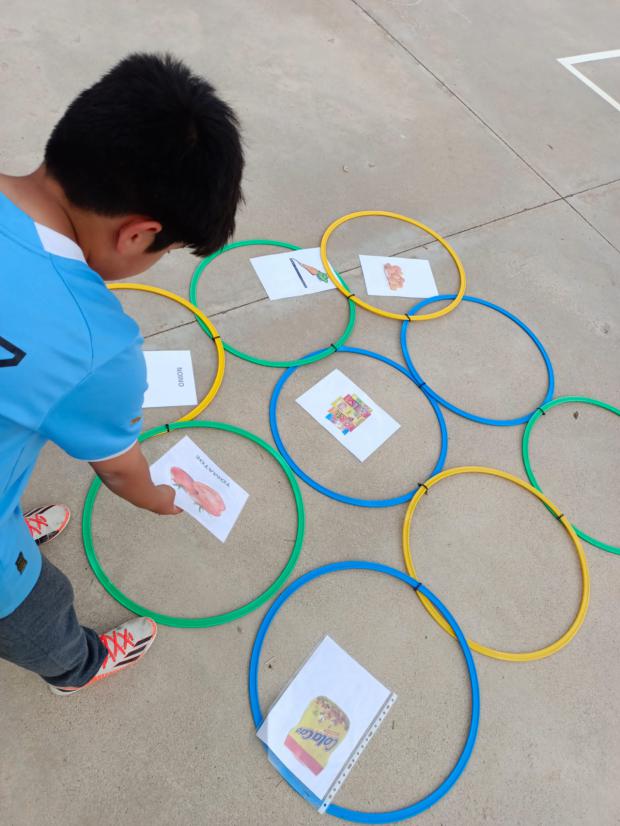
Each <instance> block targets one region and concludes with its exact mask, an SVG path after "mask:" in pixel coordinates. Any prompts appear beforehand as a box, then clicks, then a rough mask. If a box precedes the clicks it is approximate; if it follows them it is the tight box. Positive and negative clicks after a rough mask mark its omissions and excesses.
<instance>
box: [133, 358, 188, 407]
mask: <svg viewBox="0 0 620 826" xmlns="http://www.w3.org/2000/svg"><path fill="white" fill-rule="evenodd" d="M144 359H145V361H146V380H147V382H148V389H147V391H146V393H145V394H144V404H143V407H183V406H185V405H187V406H188V407H191V406H193V405H195V404H196V403H197V401H198V398H197V396H196V383H195V382H194V368H193V367H192V354H191V352H190V351H189V350H145V351H144Z"/></svg>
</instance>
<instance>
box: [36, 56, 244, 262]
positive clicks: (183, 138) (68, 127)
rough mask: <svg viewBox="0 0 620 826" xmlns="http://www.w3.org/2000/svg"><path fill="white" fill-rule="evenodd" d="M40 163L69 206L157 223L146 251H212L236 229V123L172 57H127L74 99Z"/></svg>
mask: <svg viewBox="0 0 620 826" xmlns="http://www.w3.org/2000/svg"><path fill="white" fill-rule="evenodd" d="M45 164H46V166H47V168H48V170H49V172H50V173H51V175H52V176H53V177H54V178H55V179H56V180H57V181H58V183H59V184H60V185H61V186H62V188H63V190H64V192H65V194H66V196H67V198H68V199H69V200H70V201H71V202H72V203H73V204H75V205H76V206H78V207H82V208H83V209H87V210H91V211H92V212H95V213H98V214H100V215H107V216H117V215H129V214H132V213H138V214H141V215H146V216H148V217H149V218H152V219H154V220H156V221H159V222H160V223H161V225H162V230H161V232H159V233H158V235H157V237H156V238H155V241H154V242H153V244H152V246H151V247H150V251H157V250H162V249H164V247H167V246H169V245H170V244H173V243H181V244H183V245H184V246H187V247H190V248H191V249H192V251H193V252H194V253H196V254H197V255H209V254H211V253H212V252H215V251H216V250H218V249H219V248H220V247H221V246H223V244H225V243H226V241H227V240H228V238H229V237H230V236H231V235H232V233H233V231H234V229H235V212H236V210H237V206H238V205H239V202H240V201H241V200H242V193H241V175H242V172H243V148H242V145H241V137H240V134H239V123H238V121H237V118H236V116H235V113H234V112H233V111H232V109H231V108H230V107H229V106H228V105H227V104H226V103H224V102H223V101H222V100H220V98H218V97H217V95H216V94H215V90H214V89H213V87H212V86H211V85H210V84H209V83H207V81H206V80H204V79H203V78H201V77H198V76H196V75H194V74H192V73H191V72H190V70H189V69H188V68H187V66H185V64H184V63H182V62H181V61H180V60H176V59H175V58H173V57H172V56H171V55H168V54H164V55H158V54H132V55H129V56H128V57H126V58H125V59H124V60H122V61H121V62H120V63H118V64H117V65H116V66H114V68H112V69H111V70H110V71H109V72H108V73H107V74H105V75H104V76H103V77H102V78H101V80H99V81H98V82H97V83H95V85H94V86H91V87H90V88H89V89H86V90H85V91H83V92H82V93H81V94H80V95H78V97H77V98H76V99H75V100H74V101H73V103H71V105H70V106H69V108H68V109H67V111H66V112H65V114H64V115H63V116H62V118H61V119H60V121H59V122H58V123H57V124H56V127H55V128H54V131H53V132H52V134H51V137H50V139H49V141H48V143H47V146H46V149H45Z"/></svg>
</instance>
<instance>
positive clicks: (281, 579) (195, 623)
mask: <svg viewBox="0 0 620 826" xmlns="http://www.w3.org/2000/svg"><path fill="white" fill-rule="evenodd" d="M192 427H205V428H212V429H214V430H227V431H229V432H230V433H236V434H237V435H238V436H243V437H244V438H245V439H249V440H250V441H251V442H255V443H256V444H257V445H259V446H260V447H262V448H263V449H264V450H266V451H267V453H270V454H271V456H273V458H274V459H275V460H276V461H277V462H278V464H279V465H280V467H281V468H282V470H283V471H284V473H285V474H286V477H287V479H288V481H289V484H290V486H291V488H292V491H293V495H294V497H295V505H296V508H297V536H296V537H295V544H294V545H293V550H292V551H291V555H290V557H289V559H288V562H287V563H286V565H285V567H284V568H283V570H282V571H281V573H280V575H279V576H278V578H277V579H276V580H275V582H273V583H272V584H271V585H270V586H269V588H267V590H266V591H263V593H262V594H260V595H259V596H257V597H256V598H255V599H253V600H252V601H251V602H248V603H246V604H245V605H241V606H240V607H239V608H235V609H234V610H232V611H226V612H225V613H223V614H214V615H213V616H210V617H194V618H192V617H175V616H171V615H169V614H160V613H157V612H155V611H150V610H149V609H148V608H145V607H144V606H143V605H140V604H139V603H137V602H134V601H133V600H132V599H130V598H129V597H128V596H126V595H125V594H124V593H123V592H122V591H121V590H120V589H119V588H117V587H116V585H114V583H113V582H112V581H111V580H110V578H109V577H108V575H107V574H106V573H105V571H104V570H103V568H102V567H101V563H100V562H99V560H98V558H97V554H96V553H95V548H94V545H93V538H92V514H93V507H94V504H95V499H96V498H97V493H98V491H99V488H100V487H101V481H100V479H98V478H95V479H94V480H93V483H92V484H91V486H90V488H89V489H88V493H87V494H86V501H85V502H84V515H83V517H82V540H83V542H84V550H85V552H86V558H87V559H88V562H89V563H90V566H91V568H92V569H93V571H94V573H95V576H96V577H97V579H98V580H99V582H100V583H101V584H102V585H103V587H104V588H105V589H106V591H107V592H108V593H109V594H111V596H113V597H114V599H115V600H117V601H118V602H120V603H121V605H124V606H125V608H129V610H130V611H133V612H134V613H135V614H138V615H141V616H147V617H151V618H152V619H154V620H155V621H156V622H159V623H161V624H162V625H172V626H174V627H176V628H210V627H212V626H214V625H223V624H224V623H226V622H233V621H234V620H236V619H239V618H240V617H243V616H245V614H249V613H250V611H254V610H255V609H256V608H258V607H259V606H261V605H263V603H265V602H267V600H268V599H270V598H271V597H272V596H274V595H275V594H276V593H277V591H278V590H279V589H280V588H281V587H282V586H283V585H284V583H285V582H286V580H287V579H288V577H289V576H290V574H291V571H292V570H293V568H294V567H295V564H296V562H297V560H298V558H299V554H300V551H301V546H302V542H303V537H304V526H305V514H304V503H303V500H302V498H301V492H300V490H299V485H298V484H297V480H296V479H295V476H294V475H293V473H292V471H291V470H290V468H289V467H288V465H287V464H286V462H285V461H284V459H282V457H281V456H280V455H279V453H277V452H276V451H275V450H274V449H273V448H272V447H271V445H268V444H267V442H265V441H263V439H261V438H260V436H255V435H254V434H253V433H250V432H249V431H247V430H243V429H242V428H240V427H235V426H234V425H231V424H224V423H223V422H204V421H197V422H175V423H174V424H169V425H167V424H165V425H161V426H159V427H153V428H151V430H147V431H145V432H144V433H142V434H140V436H139V441H140V442H144V441H146V440H147V439H150V438H151V437H153V436H159V435H161V434H162V433H168V432H170V431H172V430H179V429H185V428H192Z"/></svg>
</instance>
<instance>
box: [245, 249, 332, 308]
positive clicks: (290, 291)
mask: <svg viewBox="0 0 620 826" xmlns="http://www.w3.org/2000/svg"><path fill="white" fill-rule="evenodd" d="M250 264H251V265H252V266H253V267H254V270H255V272H256V275H257V276H258V277H259V279H260V282H261V284H262V285H263V287H264V288H265V291H266V293H267V295H268V296H269V298H270V299H271V300H272V301H275V300H277V299H278V298H293V297H294V296H298V295H309V294H310V293H320V292H323V290H334V289H336V288H335V287H334V285H333V284H332V282H331V281H330V280H329V278H328V276H327V273H326V272H325V267H324V266H323V264H322V262H321V254H320V251H319V248H318V247H314V248H311V249H305V250H287V251H286V252H280V253H277V254H276V255H261V256H259V257H258V258H250Z"/></svg>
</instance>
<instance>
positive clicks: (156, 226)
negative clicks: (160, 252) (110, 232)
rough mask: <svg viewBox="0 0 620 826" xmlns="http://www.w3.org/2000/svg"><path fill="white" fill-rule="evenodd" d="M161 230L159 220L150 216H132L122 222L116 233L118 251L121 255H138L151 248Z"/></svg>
mask: <svg viewBox="0 0 620 826" xmlns="http://www.w3.org/2000/svg"><path fill="white" fill-rule="evenodd" d="M158 232H161V224H160V223H159V221H153V220H152V219H150V218H130V219H129V220H127V221H125V223H123V224H121V226H120V227H119V228H118V230H117V235H116V251H117V252H118V253H119V254H120V255H136V254H141V253H143V252H146V250H148V249H149V247H150V246H151V244H152V243H153V241H154V240H155V236H156V235H157V233H158Z"/></svg>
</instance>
